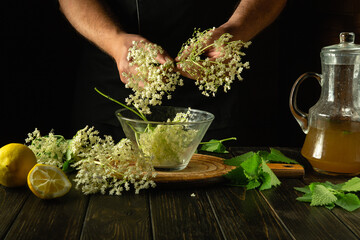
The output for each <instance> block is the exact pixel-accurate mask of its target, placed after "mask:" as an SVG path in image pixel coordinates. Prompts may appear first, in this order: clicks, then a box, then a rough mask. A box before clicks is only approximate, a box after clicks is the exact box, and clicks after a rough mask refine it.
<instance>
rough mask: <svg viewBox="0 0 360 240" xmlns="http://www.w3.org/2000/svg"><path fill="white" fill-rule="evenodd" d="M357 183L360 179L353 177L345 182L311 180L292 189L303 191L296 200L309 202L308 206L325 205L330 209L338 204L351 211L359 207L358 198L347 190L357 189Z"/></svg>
mask: <svg viewBox="0 0 360 240" xmlns="http://www.w3.org/2000/svg"><path fill="white" fill-rule="evenodd" d="M359 184H360V179H359V178H358V177H354V178H352V179H350V180H349V181H347V182H345V183H340V184H333V183H331V182H329V181H326V182H323V183H320V182H313V183H310V184H309V185H308V186H305V187H295V188H294V189H295V190H297V191H299V192H302V193H304V195H303V196H302V197H298V198H297V199H296V200H298V201H302V202H310V206H325V207H326V208H328V209H330V210H331V209H333V208H334V207H335V206H339V207H342V208H344V209H345V210H347V211H350V212H351V211H354V210H356V209H358V208H360V199H359V198H358V196H357V195H356V194H353V193H347V192H357V191H359V190H360V189H359V187H360V186H359Z"/></svg>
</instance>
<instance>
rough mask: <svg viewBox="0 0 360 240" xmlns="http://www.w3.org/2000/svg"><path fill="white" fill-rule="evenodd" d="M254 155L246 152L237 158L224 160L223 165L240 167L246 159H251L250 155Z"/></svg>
mask: <svg viewBox="0 0 360 240" xmlns="http://www.w3.org/2000/svg"><path fill="white" fill-rule="evenodd" d="M254 154H255V153H254V152H247V153H244V154H242V155H239V156H236V157H233V158H230V159H226V160H224V163H225V164H226V165H229V166H240V165H241V163H243V162H244V161H245V160H247V159H248V158H250V157H252V155H254Z"/></svg>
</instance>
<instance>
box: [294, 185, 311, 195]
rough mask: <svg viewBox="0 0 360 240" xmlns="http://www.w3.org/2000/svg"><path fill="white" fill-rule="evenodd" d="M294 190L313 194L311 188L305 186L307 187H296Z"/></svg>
mask: <svg viewBox="0 0 360 240" xmlns="http://www.w3.org/2000/svg"><path fill="white" fill-rule="evenodd" d="M294 189H295V190H297V191H299V192H302V193H305V194H308V193H310V194H311V190H310V188H309V186H305V187H294Z"/></svg>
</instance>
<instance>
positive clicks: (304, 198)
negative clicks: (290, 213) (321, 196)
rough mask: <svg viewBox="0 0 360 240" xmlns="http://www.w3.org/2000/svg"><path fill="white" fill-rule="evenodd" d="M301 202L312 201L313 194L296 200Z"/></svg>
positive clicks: (307, 194)
mask: <svg viewBox="0 0 360 240" xmlns="http://www.w3.org/2000/svg"><path fill="white" fill-rule="evenodd" d="M296 200H298V201H300V202H309V203H311V201H312V193H305V194H304V195H303V196H301V197H298V198H296Z"/></svg>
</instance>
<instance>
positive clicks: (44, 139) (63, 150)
mask: <svg viewBox="0 0 360 240" xmlns="http://www.w3.org/2000/svg"><path fill="white" fill-rule="evenodd" d="M25 142H26V143H30V145H29V148H30V149H31V150H32V151H33V152H34V154H35V156H36V159H37V161H38V162H39V163H42V164H48V165H53V166H57V167H59V168H61V167H62V166H63V162H64V159H66V158H67V157H68V142H67V141H66V140H65V138H64V137H63V136H60V135H55V134H54V133H53V132H50V133H49V134H48V135H47V136H41V134H40V131H39V130H38V129H35V130H34V131H33V132H32V133H29V134H28V138H26V139H25Z"/></svg>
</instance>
